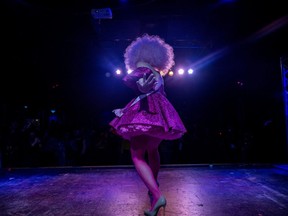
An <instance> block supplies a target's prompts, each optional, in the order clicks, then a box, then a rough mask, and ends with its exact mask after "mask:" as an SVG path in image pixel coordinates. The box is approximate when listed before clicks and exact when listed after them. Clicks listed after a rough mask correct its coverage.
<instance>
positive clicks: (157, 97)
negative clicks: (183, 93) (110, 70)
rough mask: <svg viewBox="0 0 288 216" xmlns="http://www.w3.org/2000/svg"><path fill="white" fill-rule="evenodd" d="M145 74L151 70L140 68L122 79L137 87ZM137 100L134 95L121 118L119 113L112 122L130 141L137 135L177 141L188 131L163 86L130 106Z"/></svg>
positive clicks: (127, 83) (135, 88)
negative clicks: (138, 81)
mask: <svg viewBox="0 0 288 216" xmlns="http://www.w3.org/2000/svg"><path fill="white" fill-rule="evenodd" d="M144 73H146V75H147V77H148V76H149V74H150V73H152V71H151V70H150V69H149V68H146V67H139V68H137V69H136V70H134V71H133V72H132V73H130V74H128V75H126V76H125V77H124V78H123V81H124V83H125V84H126V85H127V86H128V87H131V88H133V89H134V90H138V88H137V84H136V81H137V80H139V79H140V78H142V77H143V75H144ZM139 94H141V92H140V91H139ZM134 100H135V98H134V99H133V100H131V101H130V102H129V103H128V104H127V105H126V106H125V108H124V109H125V112H124V113H123V115H122V116H121V117H117V116H116V117H115V118H114V119H113V120H112V121H111V122H110V123H109V124H110V126H112V128H113V130H114V131H115V133H116V134H118V135H119V136H121V137H123V138H124V139H127V140H130V138H131V137H133V136H138V135H149V136H153V137H157V138H161V139H163V140H174V139H179V138H181V137H182V136H183V135H184V133H185V132H186V128H185V126H184V124H183V122H182V120H181V118H180V117H179V115H178V113H177V111H176V110H175V109H174V107H173V106H172V104H171V103H170V102H169V101H168V99H167V98H166V95H165V92H164V86H163V85H161V87H160V88H159V89H158V90H157V91H156V92H154V93H152V94H150V95H149V96H147V97H145V98H143V99H142V100H140V101H138V102H137V103H135V104H134V105H133V106H130V105H131V104H132V103H133V102H134Z"/></svg>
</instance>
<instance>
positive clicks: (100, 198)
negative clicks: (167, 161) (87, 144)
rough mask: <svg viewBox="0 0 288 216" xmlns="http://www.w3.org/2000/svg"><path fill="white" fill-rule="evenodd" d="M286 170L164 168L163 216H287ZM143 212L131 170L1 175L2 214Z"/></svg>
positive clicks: (142, 195)
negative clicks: (164, 211) (165, 203)
mask: <svg viewBox="0 0 288 216" xmlns="http://www.w3.org/2000/svg"><path fill="white" fill-rule="evenodd" d="M286 168H287V166H286V167H285V166H275V165H274V166H273V165H265V166H264V165H261V166H260V165H253V166H251V165H249V166H248V165H245V166H244V165H213V166H212V165H205V164H204V165H186V166H181V165H177V166H176V165H174V166H172V165H170V166H168V165H167V166H163V167H161V171H160V174H159V183H160V188H161V190H162V192H163V194H164V195H165V196H166V198H167V206H166V214H165V215H166V216H287V215H288V169H286ZM148 208H149V197H148V195H147V189H146V187H145V186H144V184H143V183H142V181H141V180H140V178H139V177H138V175H137V173H136V171H135V169H134V167H132V166H127V167H117V166H115V167H62V168H38V169H32V168H31V169H12V170H11V171H6V170H2V172H1V175H0V215H1V216H6V215H13V216H14V215H21V216H22V215H29V216H30V215H31V216H38V215H39V216H40V215H41V216H43V215H45V216H46V215H48V216H53V215H56V216H66V215H67V216H68V215H69V216H90V215H95V216H98V215H99V216H138V215H144V214H143V212H144V210H145V209H148ZM160 213H163V212H162V211H161V212H160ZM159 215H162V214H159Z"/></svg>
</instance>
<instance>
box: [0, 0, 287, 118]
mask: <svg viewBox="0 0 288 216" xmlns="http://www.w3.org/2000/svg"><path fill="white" fill-rule="evenodd" d="M252 2H253V3H252ZM3 3H4V7H1V8H2V13H1V21H2V25H1V26H2V47H3V49H2V52H3V54H2V56H3V57H2V60H3V62H4V64H3V65H2V70H1V71H2V76H3V78H2V79H1V94H2V96H3V101H5V102H6V103H8V104H9V103H11V104H12V103H13V104H14V103H15V104H21V103H26V102H27V101H29V102H30V103H32V104H44V105H47V104H48V105H49V103H50V102H49V101H53V103H56V104H57V103H61V101H63V100H71V101H73V100H74V101H77V100H78V99H81V100H84V101H85V103H87V104H89V106H91V107H93V106H97V107H98V108H99V107H101V108H99V109H100V110H106V109H107V110H110V109H112V107H113V106H116V105H115V104H113V102H115V103H118V102H119V100H120V99H119V98H121V97H120V96H119V91H118V90H119V88H123V86H121V84H120V81H119V79H118V80H117V79H112V78H111V79H110V80H109V79H107V78H106V77H105V74H106V72H107V71H109V70H112V69H111V67H110V65H111V64H114V65H116V64H119V65H120V64H123V52H124V49H125V47H126V46H127V45H128V44H129V43H130V42H131V40H133V39H134V38H135V37H137V36H139V35H141V34H143V33H149V34H157V35H160V36H161V37H163V38H164V39H165V40H166V41H167V42H168V43H170V44H171V45H172V46H173V47H174V49H175V54H176V60H177V61H178V62H180V63H181V61H182V62H185V57H186V58H188V59H190V60H191V61H192V63H193V65H194V66H196V67H198V69H199V71H200V72H198V74H197V73H196V74H195V78H193V80H192V79H189V80H188V79H186V80H185V81H181V82H184V83H182V84H183V85H182V84H180V86H179V85H178V86H177V85H176V84H175V83H179V82H178V81H177V82H173V81H172V80H170V81H169V80H167V88H168V89H167V91H168V92H169V91H170V95H171V100H174V101H175V102H177V101H178V100H180V101H181V103H180V102H179V105H178V106H182V102H183V103H184V104H186V105H185V106H186V107H187V109H188V110H189V109H190V108H191V107H193V108H195V107H194V106H195V100H196V101H197V104H202V108H203V106H207V108H206V109H207V110H209V106H210V105H211V104H219V103H220V102H219V100H220V101H222V102H224V101H225V104H226V103H233V101H234V99H233V98H235V94H236V93H237V94H238V93H239V92H238V90H237V88H238V87H239V86H237V83H238V84H239V82H240V83H243V84H244V85H243V86H240V87H241V88H243V92H245V94H246V99H245V101H248V102H247V104H248V106H256V107H257V108H255V110H258V109H259V108H260V106H261V107H268V108H266V111H267V112H268V113H269V112H270V113H271V112H272V113H273V112H278V111H279V110H274V107H275V104H276V105H277V109H278V104H281V100H282V99H281V70H280V58H281V57H284V56H285V55H286V54H287V51H288V43H287V38H288V31H287V26H288V25H287V23H288V15H287V7H286V6H285V1H278V0H273V1H272V0H267V1H243V0H234V1H233V0H230V1H229V0H191V1H187V0H185V1H184V0H169V1H165V0H146V1H144V0H142V1H140V0H139V1H137V0H135V1H129V0H117V1H116V0H115V1H108V0H100V1H92V0H87V1H81V0H76V1H48V0H45V1H38V0H10V1H8V0H6V1H4V2H3ZM102 8H110V9H111V11H112V15H113V16H112V19H101V20H97V19H94V18H93V17H92V15H91V10H92V9H102ZM183 59H184V60H183ZM176 63H177V62H176ZM189 63H191V62H189ZM108 80H109V81H108ZM108 82H109V84H108ZM184 86H186V87H185V89H184ZM55 89H58V90H57V91H58V92H55ZM123 91H125V90H123ZM177 92H178V93H177ZM179 92H183V93H179ZM189 94H191V95H190V96H189ZM223 95H226V96H225V97H224V96H223ZM247 95H249V96H247ZM111 97H112V98H116V99H115V100H112V102H111ZM67 98H69V99H67ZM95 101H98V102H95ZM99 101H101V102H99ZM123 101H124V99H123ZM123 101H122V102H123ZM125 101H126V100H125ZM207 101H210V103H208V102H207ZM46 103H47V104H46ZM76 103H77V102H76ZM99 104H102V105H99ZM103 104H106V105H103ZM176 106H177V105H176ZM225 106H226V105H225ZM235 106H236V105H235ZM94 108H95V107H94ZM202 108H201V107H200V105H198V110H204V111H205V109H202ZM195 109H196V108H195ZM221 109H223V107H221ZM225 109H229V108H227V107H226V108H225ZM279 109H281V106H280V105H279ZM255 110H253V112H252V114H251V115H253V113H254V112H257V111H255ZM266 111H264V112H266ZM231 112H232V111H231Z"/></svg>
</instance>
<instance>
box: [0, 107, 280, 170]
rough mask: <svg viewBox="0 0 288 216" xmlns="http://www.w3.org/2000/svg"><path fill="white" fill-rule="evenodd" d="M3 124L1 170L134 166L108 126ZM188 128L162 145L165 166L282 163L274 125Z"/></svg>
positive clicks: (12, 120) (38, 121)
mask: <svg viewBox="0 0 288 216" xmlns="http://www.w3.org/2000/svg"><path fill="white" fill-rule="evenodd" d="M5 120H6V124H5V125H4V126H2V128H3V130H2V133H1V137H0V138H1V151H0V153H1V154H0V155H1V158H2V159H1V162H2V167H54V166H97V165H130V164H132V161H131V158H130V150H129V142H128V141H127V140H123V139H122V138H120V137H119V136H117V135H116V134H115V133H113V131H112V130H111V128H110V127H109V125H108V123H107V124H103V123H97V122H94V124H91V125H87V124H86V125H83V124H71V123H65V122H63V120H59V118H58V117H57V116H55V115H53V114H51V113H50V116H47V117H46V119H43V118H35V117H33V116H32V117H31V116H25V115H23V116H21V115H20V117H19V115H18V117H16V116H13V115H11V116H10V117H9V118H6V119H5ZM108 121H109V120H108ZM186 126H187V129H188V132H187V134H185V135H184V136H183V138H181V139H178V140H174V141H163V143H162V145H160V149H159V151H160V154H161V160H162V164H197V163H250V162H273V160H274V161H275V160H277V159H280V160H281V157H282V156H281V152H280V151H279V148H278V147H276V146H275V137H276V136H275V135H277V133H278V132H277V131H276V132H275V128H274V126H273V121H267V122H266V123H265V124H264V125H263V128H261V130H259V131H258V134H257V133H250V132H249V131H239V130H237V128H232V127H231V128H224V129H223V128H222V129H218V128H211V127H208V126H205V125H199V124H196V123H193V124H188V125H186ZM276 141H277V140H276ZM271 146H272V148H271ZM282 152H285V151H282ZM279 153H280V154H279ZM275 155H276V156H275Z"/></svg>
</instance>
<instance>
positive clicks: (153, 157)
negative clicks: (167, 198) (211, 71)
mask: <svg viewBox="0 0 288 216" xmlns="http://www.w3.org/2000/svg"><path fill="white" fill-rule="evenodd" d="M161 141H162V140H161V139H158V138H155V137H150V136H145V135H142V136H137V137H132V138H131V140H130V143H131V148H130V151H131V156H132V161H133V163H134V166H135V168H136V171H137V172H138V174H139V176H140V178H141V179H142V181H143V182H144V184H145V185H146V187H147V188H148V189H149V190H150V191H151V193H152V195H153V201H152V205H151V208H152V207H153V206H154V205H155V203H156V201H157V200H158V199H159V197H160V196H161V192H160V190H159V187H158V185H157V177H158V173H159V169H160V156H159V152H158V146H159V144H160V143H161ZM146 152H147V153H148V161H149V163H147V162H146V160H145V153H146Z"/></svg>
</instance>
